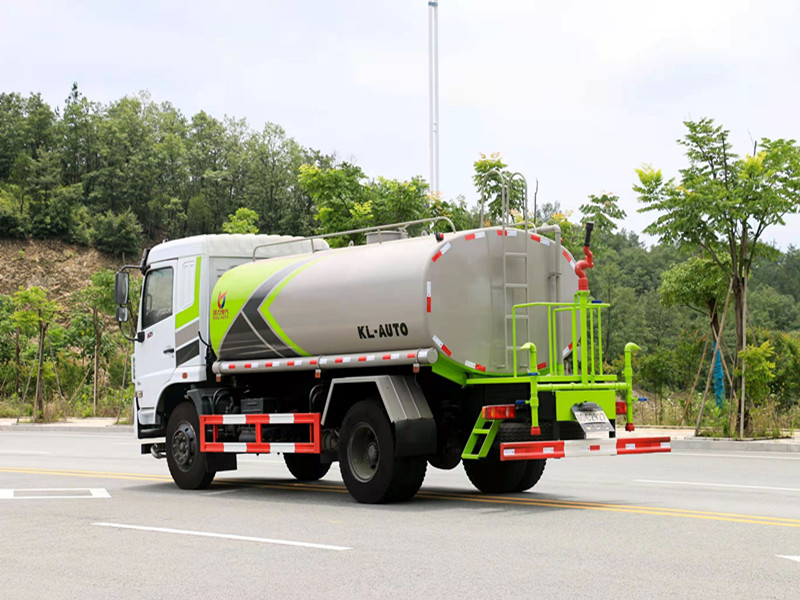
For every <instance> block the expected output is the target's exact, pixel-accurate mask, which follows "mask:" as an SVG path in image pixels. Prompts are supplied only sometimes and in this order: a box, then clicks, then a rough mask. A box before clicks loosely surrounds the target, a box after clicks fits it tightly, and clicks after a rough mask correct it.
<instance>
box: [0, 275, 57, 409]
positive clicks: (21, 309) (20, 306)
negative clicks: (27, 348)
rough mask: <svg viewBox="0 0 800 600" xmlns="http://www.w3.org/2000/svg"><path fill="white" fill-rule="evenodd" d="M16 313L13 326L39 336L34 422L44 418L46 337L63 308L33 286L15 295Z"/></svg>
mask: <svg viewBox="0 0 800 600" xmlns="http://www.w3.org/2000/svg"><path fill="white" fill-rule="evenodd" d="M13 298H14V300H13V302H14V309H15V310H14V312H13V313H12V314H11V317H10V319H11V323H12V326H13V327H15V328H17V329H18V331H21V332H26V333H30V332H35V335H36V336H37V340H38V345H37V365H36V392H35V395H34V404H33V415H34V420H39V419H41V418H43V416H44V382H43V375H44V370H43V364H44V354H45V348H44V347H45V336H46V334H47V328H48V327H50V325H52V323H53V319H54V318H55V316H56V313H57V311H58V310H59V309H60V308H61V307H60V306H59V305H58V304H57V303H56V302H54V301H52V300H48V298H47V290H45V289H44V288H41V287H38V286H33V287H30V288H28V289H22V288H20V290H19V291H18V292H16V293H15V294H14V297H13Z"/></svg>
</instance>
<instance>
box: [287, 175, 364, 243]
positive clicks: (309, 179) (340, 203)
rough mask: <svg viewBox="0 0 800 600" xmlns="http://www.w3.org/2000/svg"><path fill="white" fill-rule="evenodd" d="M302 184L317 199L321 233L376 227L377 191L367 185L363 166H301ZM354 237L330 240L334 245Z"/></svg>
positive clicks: (300, 181)
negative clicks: (374, 205)
mask: <svg viewBox="0 0 800 600" xmlns="http://www.w3.org/2000/svg"><path fill="white" fill-rule="evenodd" d="M298 179H299V183H300V185H301V187H302V188H303V189H304V190H305V192H306V193H307V194H308V195H309V196H310V197H311V198H312V199H313V200H314V205H315V207H316V211H317V213H316V215H315V218H316V220H317V223H318V224H319V226H318V229H317V231H318V232H319V233H336V232H338V231H348V230H351V229H361V228H363V227H370V226H371V225H373V224H374V215H373V213H372V203H373V201H374V199H375V193H374V190H373V189H372V188H371V187H370V186H369V185H368V184H367V182H366V181H365V180H366V176H365V175H364V172H363V171H362V170H361V167H358V166H356V165H351V164H349V163H342V164H341V165H339V166H338V167H331V168H320V167H318V166H315V165H303V166H302V167H300V175H299V178H298ZM351 239H354V240H355V239H356V238H355V237H353V236H349V237H347V238H343V239H342V240H330V241H331V244H332V245H336V244H337V243H338V244H342V245H344V244H346V243H347V241H349V240H351Z"/></svg>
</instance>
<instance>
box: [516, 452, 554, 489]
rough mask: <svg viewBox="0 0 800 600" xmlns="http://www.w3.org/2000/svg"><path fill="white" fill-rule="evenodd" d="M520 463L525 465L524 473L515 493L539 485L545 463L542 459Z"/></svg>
mask: <svg viewBox="0 0 800 600" xmlns="http://www.w3.org/2000/svg"><path fill="white" fill-rule="evenodd" d="M521 462H524V463H525V473H523V475H522V479H521V480H520V482H519V483H518V484H517V487H516V489H515V490H514V491H515V492H524V491H526V490H529V489H531V488H532V487H533V486H535V485H536V484H537V483H539V479H541V477H542V473H544V467H545V463H546V462H547V461H546V460H545V459H544V458H539V459H535V460H526V461H521Z"/></svg>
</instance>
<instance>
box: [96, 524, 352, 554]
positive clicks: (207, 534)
mask: <svg viewBox="0 0 800 600" xmlns="http://www.w3.org/2000/svg"><path fill="white" fill-rule="evenodd" d="M92 525H97V526H98V527H113V528H116V529H135V530H136V531H154V532H156V533H177V534H179V535H194V536H198V537H210V538H220V539H224V540H238V541H240V542H258V543H261V544H278V545H281V546H299V547H301V548H317V549H320V550H337V551H342V550H352V548H347V547H345V546H330V545H328V544H313V543H311V542H295V541H292V540H273V539H270V538H259V537H251V536H249V535H232V534H228V533H211V532H208V531H190V530H188V529H171V528H168V527H144V526H141V525H123V524H122V523H92Z"/></svg>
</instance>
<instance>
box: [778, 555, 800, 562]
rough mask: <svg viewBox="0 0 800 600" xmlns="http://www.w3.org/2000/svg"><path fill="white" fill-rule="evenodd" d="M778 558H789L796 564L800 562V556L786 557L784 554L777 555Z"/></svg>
mask: <svg viewBox="0 0 800 600" xmlns="http://www.w3.org/2000/svg"><path fill="white" fill-rule="evenodd" d="M775 556H777V557H778V558H788V559H789V560H793V561H795V562H800V556H784V555H782V554H776V555H775Z"/></svg>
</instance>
